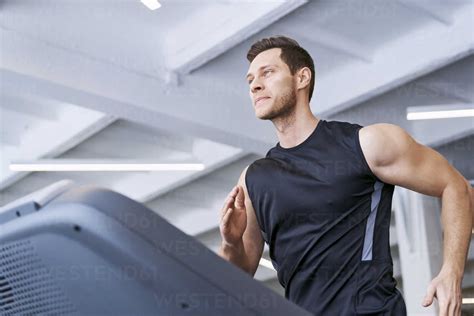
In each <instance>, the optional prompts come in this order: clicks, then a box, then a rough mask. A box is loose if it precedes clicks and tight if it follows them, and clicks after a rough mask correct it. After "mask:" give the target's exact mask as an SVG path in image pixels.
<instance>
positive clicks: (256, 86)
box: [250, 79, 263, 92]
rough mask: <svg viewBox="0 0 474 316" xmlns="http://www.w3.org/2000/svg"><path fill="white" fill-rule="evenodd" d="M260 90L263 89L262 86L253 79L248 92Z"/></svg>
mask: <svg viewBox="0 0 474 316" xmlns="http://www.w3.org/2000/svg"><path fill="white" fill-rule="evenodd" d="M262 88H263V86H262V84H261V82H260V81H258V80H257V79H254V80H253V81H252V83H251V84H250V91H252V92H256V91H259V90H262Z"/></svg>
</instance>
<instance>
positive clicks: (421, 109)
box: [407, 104, 474, 120]
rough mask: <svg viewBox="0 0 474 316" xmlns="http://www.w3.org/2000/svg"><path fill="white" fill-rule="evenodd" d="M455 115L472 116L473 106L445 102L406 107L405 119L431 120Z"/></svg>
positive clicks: (473, 113)
mask: <svg viewBox="0 0 474 316" xmlns="http://www.w3.org/2000/svg"><path fill="white" fill-rule="evenodd" d="M456 117H474V107H473V106H472V105H471V104H446V105H432V106H413V107H408V108H407V120H431V119H443V118H456Z"/></svg>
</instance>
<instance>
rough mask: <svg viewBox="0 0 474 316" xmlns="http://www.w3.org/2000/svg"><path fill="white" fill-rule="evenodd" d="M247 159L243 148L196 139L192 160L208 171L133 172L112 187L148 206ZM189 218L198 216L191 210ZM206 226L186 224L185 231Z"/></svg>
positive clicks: (197, 229)
mask: <svg viewBox="0 0 474 316" xmlns="http://www.w3.org/2000/svg"><path fill="white" fill-rule="evenodd" d="M244 156H245V153H244V152H243V151H242V150H241V149H239V148H232V147H230V146H226V145H222V144H217V143H214V142H211V141H208V140H195V141H194V144H193V154H192V157H194V158H195V159H197V160H199V161H200V162H201V163H203V164H204V166H205V168H204V170H201V171H182V172H163V173H157V172H150V173H146V174H138V173H133V174H130V175H128V176H124V177H123V178H122V179H120V180H118V181H115V182H114V183H112V184H111V186H110V188H111V189H113V190H115V191H117V192H121V193H123V194H125V195H127V196H129V197H131V198H133V199H135V200H137V201H140V202H141V203H146V202H149V201H151V200H153V199H156V198H158V197H159V196H161V195H163V194H165V193H167V192H170V191H172V190H175V189H177V188H179V187H181V186H184V185H185V184H188V183H189V182H191V181H194V180H196V179H198V178H200V177H203V176H205V175H207V174H210V173H212V172H213V171H215V170H216V169H218V168H221V167H222V166H225V165H228V164H230V163H233V162H235V161H237V160H239V159H241V158H242V157H244ZM189 215H191V216H196V215H195V213H194V212H192V211H190V213H189ZM206 223H209V222H208V221H205V220H199V221H196V220H194V221H191V222H190V223H189V224H191V225H190V226H189V227H188V226H186V224H183V225H185V226H183V227H182V228H183V230H184V231H186V232H189V231H190V230H194V232H196V233H197V232H200V231H202V230H203V229H205V228H202V227H201V226H200V225H201V224H202V225H206ZM206 227H207V226H206Z"/></svg>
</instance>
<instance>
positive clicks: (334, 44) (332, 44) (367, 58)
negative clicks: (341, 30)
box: [274, 26, 374, 63]
mask: <svg viewBox="0 0 474 316" xmlns="http://www.w3.org/2000/svg"><path fill="white" fill-rule="evenodd" d="M274 29H276V30H277V32H280V33H281V34H285V35H287V36H289V37H293V38H298V39H299V40H301V41H307V42H309V43H314V44H318V45H321V46H323V47H326V48H328V49H330V50H333V51H336V52H338V53H341V54H344V55H347V56H349V57H352V58H355V59H357V60H359V61H362V62H364V63H371V62H372V61H373V58H374V51H372V50H371V49H369V48H368V47H366V46H364V45H363V44H361V43H359V42H356V41H354V40H352V39H350V38H347V37H344V36H341V35H339V34H337V33H334V32H330V31H328V30H326V29H323V28H321V27H317V26H315V27H311V34H301V33H297V31H295V30H290V31H289V30H288V28H284V27H275V28H274Z"/></svg>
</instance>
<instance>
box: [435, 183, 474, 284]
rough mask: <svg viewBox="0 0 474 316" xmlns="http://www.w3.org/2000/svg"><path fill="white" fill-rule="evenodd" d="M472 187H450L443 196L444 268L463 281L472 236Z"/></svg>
mask: <svg viewBox="0 0 474 316" xmlns="http://www.w3.org/2000/svg"><path fill="white" fill-rule="evenodd" d="M470 193H471V191H470V186H469V187H466V185H465V186H462V185H449V186H447V187H446V189H445V190H444V191H443V194H442V196H441V201H442V210H441V220H442V224H443V228H444V247H443V248H444V256H443V268H445V269H450V270H451V272H454V273H456V275H457V276H458V277H459V278H460V279H462V276H463V273H464V266H465V261H466V257H467V252H468V250H469V243H470V241H471V234H472V210H471V196H470Z"/></svg>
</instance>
